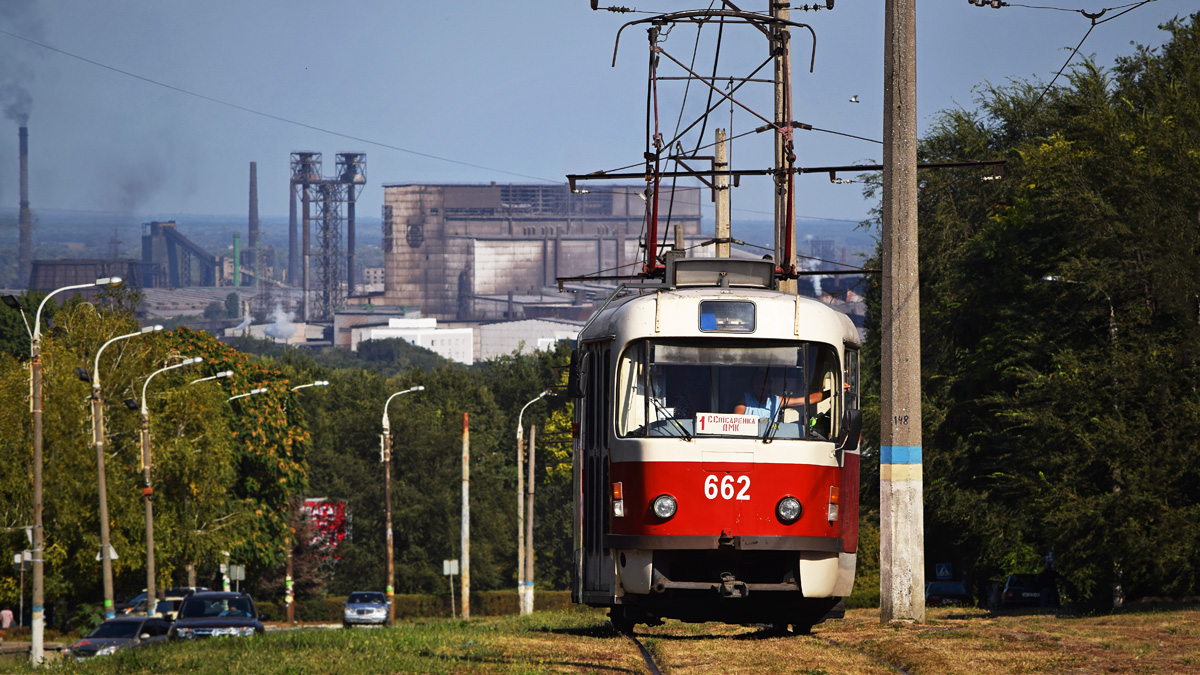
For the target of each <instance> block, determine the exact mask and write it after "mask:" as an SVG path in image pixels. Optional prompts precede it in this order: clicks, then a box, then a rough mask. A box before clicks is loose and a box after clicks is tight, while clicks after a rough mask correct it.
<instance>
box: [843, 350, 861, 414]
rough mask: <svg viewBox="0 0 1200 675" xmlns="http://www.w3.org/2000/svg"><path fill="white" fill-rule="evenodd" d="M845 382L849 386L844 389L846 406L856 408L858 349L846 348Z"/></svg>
mask: <svg viewBox="0 0 1200 675" xmlns="http://www.w3.org/2000/svg"><path fill="white" fill-rule="evenodd" d="M845 378H846V384H848V385H850V388H849V389H847V390H846V407H847V408H853V409H858V408H859V404H858V387H859V383H858V350H857V349H850V348H847V349H846V372H845Z"/></svg>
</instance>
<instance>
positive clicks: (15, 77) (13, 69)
mask: <svg viewBox="0 0 1200 675" xmlns="http://www.w3.org/2000/svg"><path fill="white" fill-rule="evenodd" d="M35 7H36V3H35V2H34V0H2V1H0V25H3V26H4V27H5V28H6V29H8V30H10V31H12V32H13V33H15V34H17V35H20V36H22V37H25V38H28V39H31V40H40V39H41V38H42V21H41V17H40V16H39V15H38V12H37V10H36V9H35ZM6 42H8V43H9V44H12V41H6ZM17 44H18V46H16V47H14V46H6V47H5V48H4V49H3V50H2V51H0V108H3V109H4V117H5V118H7V119H10V120H13V121H14V122H16V123H17V126H21V127H23V126H27V125H28V124H29V115H30V113H31V112H33V94H31V93H30V92H29V84H30V83H31V82H32V81H33V67H32V64H31V63H30V60H29V59H30V57H29V53H30V52H29V50H28V49H24V48H20V46H19V45H25V46H28V45H26V44H25V43H17Z"/></svg>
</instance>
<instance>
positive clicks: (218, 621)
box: [170, 591, 263, 640]
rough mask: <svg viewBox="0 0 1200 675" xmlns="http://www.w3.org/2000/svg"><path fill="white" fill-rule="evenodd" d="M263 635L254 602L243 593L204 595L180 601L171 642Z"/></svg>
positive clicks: (172, 627) (209, 592) (217, 592)
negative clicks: (174, 640)
mask: <svg viewBox="0 0 1200 675" xmlns="http://www.w3.org/2000/svg"><path fill="white" fill-rule="evenodd" d="M261 632H263V625H262V622H261V621H260V620H259V618H258V609H257V608H256V607H255V606H254V600H253V599H251V598H250V596H249V595H247V594H246V593H224V592H221V591H205V592H201V593H193V594H192V595H189V596H188V597H187V598H185V599H184V600H183V604H182V605H181V606H180V608H179V615H178V616H177V617H176V619H175V624H174V625H172V626H171V632H170V637H171V639H182V640H192V639H196V638H208V637H221V636H231V637H250V636H251V635H254V634H255V633H261Z"/></svg>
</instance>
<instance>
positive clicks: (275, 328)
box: [263, 305, 296, 340]
mask: <svg viewBox="0 0 1200 675" xmlns="http://www.w3.org/2000/svg"><path fill="white" fill-rule="evenodd" d="M263 334H264V335H266V336H267V337H271V338H275V339H276V340H289V339H291V337H292V336H293V335H295V334H296V324H294V323H292V315H291V314H290V313H289V312H285V311H283V306H282V305H275V311H274V312H272V313H271V325H269V326H267V327H266V328H264V329H263Z"/></svg>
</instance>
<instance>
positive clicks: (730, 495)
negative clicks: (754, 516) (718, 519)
mask: <svg viewBox="0 0 1200 675" xmlns="http://www.w3.org/2000/svg"><path fill="white" fill-rule="evenodd" d="M737 486H741V489H740V490H739V489H737ZM735 492H736V493H737V496H736V497H735V496H734V493H735ZM717 495H720V496H721V499H736V500H738V501H743V502H745V501H750V476H738V477H737V478H734V477H733V476H730V475H728V474H726V475H725V477H724V478H721V479H720V481H718V480H717V477H716V475H714V474H709V476H708V478H705V479H704V496H705V498H707V499H716V498H717Z"/></svg>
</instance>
